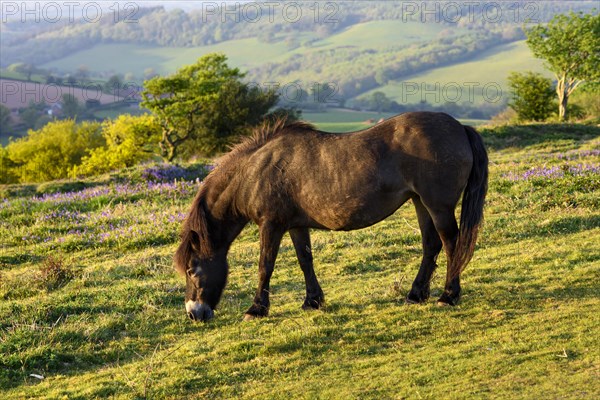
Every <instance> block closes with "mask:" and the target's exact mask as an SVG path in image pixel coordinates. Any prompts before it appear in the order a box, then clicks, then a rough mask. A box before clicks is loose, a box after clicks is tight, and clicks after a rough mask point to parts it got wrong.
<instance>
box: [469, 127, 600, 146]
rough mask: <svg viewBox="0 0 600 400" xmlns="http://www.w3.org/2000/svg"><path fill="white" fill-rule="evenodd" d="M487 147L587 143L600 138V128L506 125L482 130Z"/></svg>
mask: <svg viewBox="0 0 600 400" xmlns="http://www.w3.org/2000/svg"><path fill="white" fill-rule="evenodd" d="M480 132H481V134H482V136H483V140H484V142H485V144H486V146H487V147H488V148H490V149H494V150H500V149H505V148H510V147H516V148H523V147H527V146H533V145H537V144H541V143H545V142H553V141H557V140H575V141H585V140H590V139H593V138H596V137H598V136H600V128H599V127H597V126H594V125H582V124H531V125H506V126H498V127H495V128H491V129H490V128H487V129H486V128H484V129H481V130H480Z"/></svg>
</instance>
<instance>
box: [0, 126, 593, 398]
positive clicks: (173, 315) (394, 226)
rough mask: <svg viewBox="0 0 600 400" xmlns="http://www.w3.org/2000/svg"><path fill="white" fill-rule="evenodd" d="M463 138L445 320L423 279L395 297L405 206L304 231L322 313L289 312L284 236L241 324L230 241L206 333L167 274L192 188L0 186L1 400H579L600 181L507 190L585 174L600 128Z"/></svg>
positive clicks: (246, 253)
mask: <svg viewBox="0 0 600 400" xmlns="http://www.w3.org/2000/svg"><path fill="white" fill-rule="evenodd" d="M483 132H484V135H485V140H486V142H487V143H488V146H489V147H490V149H491V152H490V158H491V163H490V191H489V196H488V201H487V209H486V222H485V226H484V229H483V231H482V234H481V237H480V240H479V242H478V248H477V251H476V253H475V257H474V259H473V261H472V262H471V264H470V265H469V267H468V268H467V269H466V271H465V273H464V275H463V288H464V295H463V299H462V301H461V303H460V304H459V306H457V307H455V308H451V309H450V308H438V307H436V305H435V298H436V297H435V296H438V295H439V294H440V292H441V288H442V284H443V276H444V273H445V268H443V267H441V268H440V269H439V271H438V272H437V273H436V275H435V277H434V279H433V282H432V291H433V293H432V299H431V301H429V302H428V303H427V304H424V305H418V306H415V305H406V304H405V303H404V301H403V298H404V296H405V295H406V293H407V291H408V290H409V288H410V284H411V282H412V279H413V278H414V276H415V274H416V272H417V267H418V264H419V262H420V254H421V244H420V234H419V231H418V229H417V226H418V224H417V221H416V217H415V213H414V210H413V207H412V206H411V205H410V204H406V205H404V206H403V207H401V208H400V209H399V210H398V211H397V212H396V213H395V214H394V215H393V216H391V217H390V218H388V219H387V220H385V221H383V222H382V223H380V224H378V225H376V226H374V227H371V228H367V229H363V230H359V231H353V232H337V233H332V232H319V231H315V232H313V253H314V257H315V267H316V272H317V275H318V277H319V279H320V281H321V284H322V286H323V289H324V291H325V294H326V298H327V307H326V308H325V309H324V310H322V311H315V312H304V311H302V310H301V309H300V305H301V303H302V299H303V292H304V285H303V279H302V274H301V272H300V269H299V267H298V265H297V261H296V259H295V256H294V250H293V246H292V244H291V241H290V240H289V238H288V237H286V238H285V239H284V241H283V243H282V248H281V251H280V254H279V258H278V260H277V267H276V270H275V273H274V277H273V280H272V300H271V314H270V316H269V317H267V318H264V319H260V320H255V321H252V322H246V323H244V322H242V315H243V312H244V311H245V309H246V308H247V307H248V306H249V305H250V302H251V299H252V296H253V292H254V290H255V286H256V283H257V278H256V274H257V267H256V264H257V261H258V253H259V246H258V233H257V228H256V226H252V225H251V226H248V227H247V228H246V229H245V230H244V232H243V233H242V235H241V236H240V237H239V238H238V240H236V241H235V242H234V244H233V246H232V249H231V252H230V257H229V262H230V266H231V273H230V277H229V283H228V286H227V288H226V290H225V293H224V296H223V300H222V302H221V306H220V308H219V310H218V312H217V316H216V319H215V320H214V321H213V322H210V323H208V324H198V323H192V322H190V321H189V320H188V319H187V318H186V316H185V313H184V307H183V298H184V293H183V292H184V281H183V278H182V277H180V276H177V275H176V273H175V272H174V271H173V269H172V266H171V256H172V254H173V252H174V250H175V248H176V246H177V230H178V228H179V225H180V221H181V217H182V216H181V214H180V213H182V212H185V211H186V210H187V207H188V205H189V204H190V202H191V200H192V197H193V190H194V188H195V184H188V185H184V184H182V185H179V186H173V187H171V186H169V185H166V186H162V187H161V186H156V187H148V186H147V185H146V184H145V183H144V180H143V179H141V175H140V170H139V169H131V170H128V171H122V172H120V173H118V174H116V175H113V176H105V177H101V178H98V179H96V180H93V181H88V182H85V183H83V184H79V186H82V187H87V189H85V190H86V191H91V190H98V191H101V190H106V192H97V193H96V194H95V195H94V196H91V197H89V198H87V199H85V200H81V199H77V198H71V197H69V196H68V195H62V196H63V197H57V198H55V199H54V200H53V199H52V198H48V199H45V200H43V201H34V200H32V199H31V197H30V196H31V195H32V194H33V193H35V191H36V186H35V185H28V186H27V185H22V186H13V187H10V188H4V194H5V196H9V197H8V200H7V201H5V202H0V238H1V240H2V253H0V262H1V265H2V266H1V268H0V273H1V276H0V298H2V301H1V302H0V387H2V389H3V390H2V393H3V394H2V397H3V398H8V399H21V398H63V397H64V398H70V399H71V398H73V399H78V398H79V399H89V398H106V397H114V398H145V397H148V398H172V399H175V398H176V399H182V398H205V397H207V398H242V399H244V398H245V399H251V398H272V399H277V398H281V396H282V394H284V396H285V397H287V398H340V399H342V398H343V399H349V398H361V399H362V398H373V399H381V398H431V399H433V398H440V397H448V398H453V399H454V398H456V399H472V398H505V399H514V398H531V399H538V398H565V399H595V398H598V397H599V396H600V380H599V379H598V377H599V376H598V374H599V365H600V350H599V347H598V342H599V340H600V334H599V332H600V289H599V288H598V281H599V280H600V269H599V268H598V265H599V263H600V211H599V210H600V203H599V200H598V199H599V198H600V196H599V195H598V194H599V193H600V174H598V173H595V174H593V173H590V174H585V175H581V176H571V175H566V176H565V177H563V178H556V179H543V178H536V179H531V180H517V181H513V180H511V179H509V178H508V177H507V176H508V174H510V173H513V174H520V173H523V172H525V171H527V170H528V169H529V168H531V167H533V166H538V167H540V166H546V167H553V166H559V167H563V166H565V168H566V166H568V165H571V166H572V165H577V164H595V165H598V159H597V156H595V157H594V156H590V155H589V153H586V152H585V151H587V150H598V149H600V129H599V128H597V127H594V126H578V125H531V126H518V127H502V128H495V129H484V130H483ZM565 155H566V156H567V158H566V159H565ZM350 167H351V166H350ZM118 182H121V183H123V182H130V184H129V186H128V187H129V188H130V190H125V189H124V187H122V186H117V183H118ZM135 185H139V186H135ZM73 187H74V186H73V184H72V183H71V184H65V183H53V184H50V185H45V186H43V187H41V188H39V187H38V188H37V190H38V191H39V192H45V193H54V192H61V191H65V190H66V191H68V190H71V189H73ZM75 187H76V186H75ZM135 187H137V188H138V189H135V190H134V189H132V188H135ZM84 193H88V192H84ZM55 196H61V195H55ZM103 234H105V235H104V236H102V235H103ZM50 256H52V257H53V258H52V259H49V257H50ZM444 262H445V258H444V256H443V255H442V256H440V259H439V260H438V263H439V264H440V265H443V264H444ZM31 374H40V375H43V376H44V379H43V380H39V379H37V378H35V377H32V376H31Z"/></svg>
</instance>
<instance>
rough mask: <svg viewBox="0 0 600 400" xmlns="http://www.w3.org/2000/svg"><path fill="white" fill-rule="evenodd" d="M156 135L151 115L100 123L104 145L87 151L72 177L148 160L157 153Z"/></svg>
mask: <svg viewBox="0 0 600 400" xmlns="http://www.w3.org/2000/svg"><path fill="white" fill-rule="evenodd" d="M160 135H161V127H160V125H159V124H158V122H157V121H156V119H155V118H154V117H153V116H151V115H147V114H145V115H140V116H133V115H129V114H125V115H121V116H119V117H118V118H117V119H115V120H111V121H106V122H104V123H103V124H102V136H103V137H104V140H105V142H106V146H103V147H99V148H96V149H93V150H92V151H90V154H89V156H87V157H84V159H83V160H82V163H81V165H79V166H77V167H76V168H75V171H76V174H77V175H83V176H91V175H98V174H101V173H105V172H108V171H112V170H116V169H121V168H127V167H131V166H133V165H135V164H138V163H140V162H142V161H147V160H150V159H152V158H153V157H154V154H155V153H156V152H157V144H158V141H159V140H160Z"/></svg>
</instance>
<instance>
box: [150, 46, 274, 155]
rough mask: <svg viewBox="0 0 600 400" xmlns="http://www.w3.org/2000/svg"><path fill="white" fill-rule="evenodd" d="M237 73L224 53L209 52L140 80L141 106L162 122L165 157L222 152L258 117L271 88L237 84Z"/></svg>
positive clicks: (263, 112)
mask: <svg viewBox="0 0 600 400" xmlns="http://www.w3.org/2000/svg"><path fill="white" fill-rule="evenodd" d="M243 77H244V74H243V73H242V72H240V70H239V69H238V68H230V67H229V66H228V65H227V57H226V56H225V55H224V54H219V53H211V54H207V55H205V56H203V57H201V58H199V59H198V61H197V62H196V63H195V64H193V65H188V66H185V67H183V68H181V69H179V70H178V71H177V72H176V73H174V74H172V75H170V76H167V77H158V76H157V77H154V78H152V79H150V80H148V81H146V82H145V83H144V86H145V89H144V91H143V92H142V97H143V98H144V101H143V102H142V106H143V107H146V108H148V109H149V110H151V111H152V112H153V113H154V114H155V115H156V117H157V118H158V121H159V123H160V125H161V126H162V139H161V140H160V147H161V152H162V155H163V157H164V158H165V159H167V160H169V161H172V160H174V159H175V158H176V157H178V156H181V155H186V156H191V155H197V154H204V155H213V154H215V153H218V152H222V151H224V150H226V148H227V146H228V145H229V144H230V143H231V142H232V140H233V139H235V138H236V137H237V136H239V135H243V134H244V133H246V132H247V130H248V128H249V127H251V126H254V125H256V124H257V123H259V122H260V121H262V119H263V118H264V116H265V115H266V114H267V113H268V111H269V110H270V109H271V107H273V106H274V105H275V103H276V102H277V98H278V97H277V95H276V94H275V92H274V91H273V90H266V91H262V90H261V89H259V88H256V87H250V86H249V85H248V84H246V83H243V82H242V78H243ZM182 148H183V150H182Z"/></svg>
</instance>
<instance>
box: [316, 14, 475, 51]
mask: <svg viewBox="0 0 600 400" xmlns="http://www.w3.org/2000/svg"><path fill="white" fill-rule="evenodd" d="M442 32H444V33H445V34H446V35H447V36H453V35H456V34H461V33H464V32H466V30H465V29H462V28H457V29H447V27H446V26H444V25H443V24H422V23H420V22H413V21H402V20H401V19H398V20H382V21H369V22H364V23H361V24H355V25H352V26H351V27H349V28H347V29H345V30H343V31H342V32H339V33H336V34H335V35H331V36H330V37H328V38H326V39H323V40H319V41H317V42H315V43H314V44H313V46H312V47H316V48H319V49H320V48H329V47H360V48H365V49H378V48H386V47H397V46H402V45H406V44H410V43H415V42H425V41H430V40H433V39H436V38H438V37H439V36H440V34H441V33H442Z"/></svg>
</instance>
